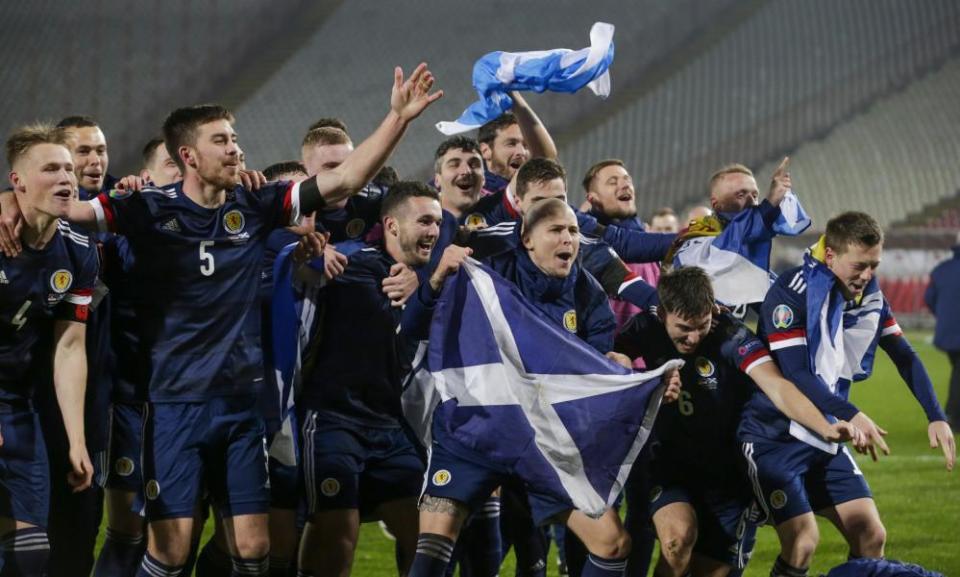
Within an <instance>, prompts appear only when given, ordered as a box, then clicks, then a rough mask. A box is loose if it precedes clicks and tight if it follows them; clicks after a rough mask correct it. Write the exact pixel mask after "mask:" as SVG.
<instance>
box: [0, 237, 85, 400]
mask: <svg viewBox="0 0 960 577" xmlns="http://www.w3.org/2000/svg"><path fill="white" fill-rule="evenodd" d="M97 268H98V256H97V250H96V247H95V246H94V244H93V242H92V240H91V239H90V237H89V236H87V235H84V234H80V233H79V232H77V231H75V230H73V229H71V228H70V225H68V224H67V223H65V222H63V221H61V222H60V223H59V224H58V226H57V231H56V233H55V234H54V235H53V238H52V239H51V241H50V243H49V244H48V245H47V246H45V247H44V248H43V249H42V250H34V249H31V248H30V247H28V246H26V245H24V247H23V252H22V253H21V254H20V255H19V256H17V257H15V258H8V257H6V256H4V255H3V254H0V399H2V400H22V399H28V398H30V397H31V395H32V384H31V383H30V382H26V381H27V380H28V379H25V378H24V377H25V376H26V375H27V374H28V372H29V371H30V369H31V365H32V364H33V363H35V362H41V363H42V362H48V360H49V358H48V357H46V355H45V354H44V353H46V352H49V351H41V350H39V349H41V348H43V347H38V346H37V345H38V343H40V342H41V340H43V339H44V338H45V337H48V336H49V335H50V334H52V333H51V331H52V327H53V321H54V320H69V321H77V322H86V320H87V315H88V307H89V305H90V302H91V300H92V295H93V288H94V285H95V284H96V280H97Z"/></svg>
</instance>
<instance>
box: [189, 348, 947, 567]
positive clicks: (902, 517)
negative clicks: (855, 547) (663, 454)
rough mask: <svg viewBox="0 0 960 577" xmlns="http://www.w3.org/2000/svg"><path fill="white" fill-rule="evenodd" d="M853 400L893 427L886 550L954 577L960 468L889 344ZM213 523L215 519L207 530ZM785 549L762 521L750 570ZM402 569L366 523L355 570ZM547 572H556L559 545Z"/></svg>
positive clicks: (835, 556)
mask: <svg viewBox="0 0 960 577" xmlns="http://www.w3.org/2000/svg"><path fill="white" fill-rule="evenodd" d="M909 336H910V339H911V342H912V343H913V345H914V347H915V348H916V349H917V351H918V352H919V354H920V357H921V358H922V359H923V361H924V363H925V364H926V366H927V369H928V370H929V371H930V375H931V377H932V378H933V382H934V384H935V385H936V388H937V394H938V395H939V397H940V400H941V402H945V401H946V394H947V382H948V377H949V363H948V361H947V358H946V355H944V354H943V353H941V352H939V351H937V350H936V349H935V348H933V346H932V345H931V344H929V335H927V334H922V333H914V334H910V335H909ZM853 401H854V403H856V404H857V406H859V407H861V408H862V409H863V410H864V411H865V412H867V414H869V415H870V416H872V417H873V419H874V420H875V421H876V422H877V424H879V425H880V426H881V427H883V428H885V429H886V430H887V431H888V432H889V435H888V437H887V441H888V444H889V445H890V449H891V451H892V453H891V455H890V456H888V457H882V458H881V460H880V461H879V462H878V463H874V462H872V461H870V459H869V457H863V456H861V455H857V462H858V464H859V465H860V468H861V469H862V470H863V473H864V475H866V477H867V480H868V481H869V483H870V486H871V488H872V489H873V492H874V497H875V498H876V501H877V507H878V508H879V509H880V516H881V519H882V520H883V522H884V525H885V526H886V528H887V556H888V557H891V558H894V559H900V560H904V561H911V562H914V563H919V564H921V565H923V566H925V567H926V568H928V569H932V570H936V571H940V572H942V573H943V574H944V575H947V576H950V577H952V576H960V477H958V472H953V473H947V472H946V470H945V469H944V465H943V456H942V454H941V453H940V451H939V449H938V450H936V451H934V450H931V449H930V448H929V444H928V441H927V432H926V431H927V427H926V419H925V418H924V415H923V412H922V410H921V409H920V405H919V404H918V403H917V402H916V400H915V399H914V398H913V397H912V395H911V394H910V391H909V390H908V389H907V387H906V386H905V385H904V384H903V381H902V380H901V379H900V376H899V374H898V373H897V371H896V368H895V367H894V366H893V365H892V364H891V363H890V361H889V360H888V359H887V357H886V355H884V354H883V353H882V352H878V354H877V363H876V367H875V370H874V375H873V377H872V378H871V379H869V380H868V381H866V382H863V383H859V384H858V385H855V386H854V390H853ZM210 530H211V528H210V527H209V526H208V527H207V528H206V531H205V532H206V533H209V532H210ZM820 532H821V534H820V546H819V548H818V550H817V553H816V555H815V557H814V561H813V567H812V568H811V571H810V574H811V575H819V574H821V573H826V572H827V571H828V570H829V569H830V568H831V567H833V566H835V565H837V564H839V563H842V562H843V561H844V560H845V559H846V555H847V548H846V544H845V543H844V542H843V540H842V538H841V537H840V535H839V533H838V532H837V531H836V529H834V527H833V526H832V525H830V524H829V522H826V521H824V520H822V519H821V520H820ZM778 549H779V547H778V545H777V539H776V535H775V534H774V532H773V529H772V528H770V527H763V528H761V529H760V531H759V533H758V542H757V547H756V550H755V552H754V555H753V559H752V560H751V562H750V565H749V566H748V568H747V571H746V573H745V575H746V576H747V577H765V576H766V575H768V574H769V571H770V566H771V565H772V564H773V560H774V558H775V556H776V554H777V551H778ZM395 574H396V568H395V566H394V556H393V544H392V543H391V542H390V541H388V540H387V539H386V538H385V537H384V536H383V534H382V533H381V532H380V530H379V528H378V527H377V525H376V524H366V525H364V526H363V528H362V530H361V534H360V545H359V547H358V549H357V553H356V560H355V563H354V570H353V575H356V576H358V577H374V576H377V577H379V576H384V575H395ZM500 574H501V575H503V576H504V577H512V576H513V574H514V562H513V558H512V556H511V557H508V558H507V560H506V561H505V563H504V566H503V568H502V569H501V572H500ZM547 574H548V575H550V576H554V575H557V565H556V557H555V555H554V551H553V549H551V558H550V563H549V565H548V573H547Z"/></svg>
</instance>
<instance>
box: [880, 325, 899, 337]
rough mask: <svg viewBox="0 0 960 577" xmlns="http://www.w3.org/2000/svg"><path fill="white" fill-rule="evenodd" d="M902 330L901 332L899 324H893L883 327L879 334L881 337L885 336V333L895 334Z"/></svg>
mask: <svg viewBox="0 0 960 577" xmlns="http://www.w3.org/2000/svg"><path fill="white" fill-rule="evenodd" d="M902 332H903V331H902V330H900V325H897V324H893V325H890V326H889V327H887V328H885V329H883V331H882V332H881V333H880V336H881V337H885V336H887V335H895V334H898V333H902Z"/></svg>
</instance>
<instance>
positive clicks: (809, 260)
mask: <svg viewBox="0 0 960 577" xmlns="http://www.w3.org/2000/svg"><path fill="white" fill-rule="evenodd" d="M803 258H804V273H805V274H804V278H805V280H806V283H807V291H806V292H807V326H806V327H805V329H806V336H807V350H808V351H809V354H810V366H811V367H814V371H815V372H816V374H817V377H819V378H820V380H821V381H822V382H823V384H824V385H825V386H826V387H827V388H829V389H830V390H831V391H833V392H834V393H836V392H837V382H838V381H839V380H840V379H844V380H846V381H847V382H850V381H860V380H863V379H865V378H867V377H868V376H869V375H870V373H871V372H872V371H873V359H874V356H875V354H876V350H877V343H878V341H879V338H880V336H881V335H886V334H892V333H895V332H899V331H900V327H899V326H898V325H896V324H892V325H891V326H889V327H885V328H884V330H883V331H881V330H880V317H881V315H882V313H883V293H882V292H881V291H880V284H879V283H878V282H877V277H873V278H872V279H870V282H869V283H867V286H866V287H864V289H863V294H862V295H861V297H860V299H859V301H858V302H856V303H855V304H853V305H848V304H847V302H846V300H845V299H844V297H843V294H842V293H841V292H840V290H839V288H836V284H837V277H836V276H835V275H834V274H833V273H832V272H830V270H829V269H828V268H827V267H826V265H824V264H823V263H821V262H820V261H819V260H817V259H816V258H814V257H813V256H812V255H811V254H810V253H807V254H805V255H804V257H803ZM844 396H846V395H844Z"/></svg>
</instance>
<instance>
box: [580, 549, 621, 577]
mask: <svg viewBox="0 0 960 577" xmlns="http://www.w3.org/2000/svg"><path fill="white" fill-rule="evenodd" d="M626 570H627V560H626V559H604V558H603V557H597V556H596V555H594V554H592V553H591V554H589V555H587V562H586V563H585V564H584V565H583V572H582V573H581V574H580V575H582V576H583V577H621V576H622V575H623V574H624V572H625V571H626Z"/></svg>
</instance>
